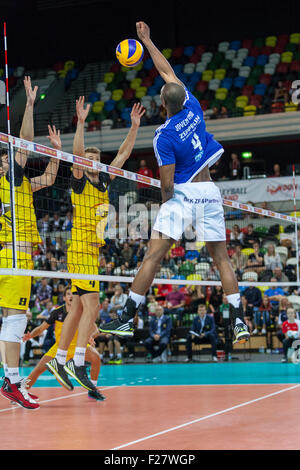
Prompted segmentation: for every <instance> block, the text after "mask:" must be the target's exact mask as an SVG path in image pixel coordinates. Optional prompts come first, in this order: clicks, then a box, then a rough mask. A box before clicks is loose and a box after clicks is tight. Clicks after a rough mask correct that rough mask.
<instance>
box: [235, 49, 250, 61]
mask: <svg viewBox="0 0 300 470" xmlns="http://www.w3.org/2000/svg"><path fill="white" fill-rule="evenodd" d="M248 54H249V50H248V49H247V48H245V47H241V49H239V50H238V51H237V54H236V57H237V58H238V59H242V60H244V59H245V58H246V57H247V55H248Z"/></svg>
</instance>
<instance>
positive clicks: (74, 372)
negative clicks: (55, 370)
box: [64, 359, 96, 391]
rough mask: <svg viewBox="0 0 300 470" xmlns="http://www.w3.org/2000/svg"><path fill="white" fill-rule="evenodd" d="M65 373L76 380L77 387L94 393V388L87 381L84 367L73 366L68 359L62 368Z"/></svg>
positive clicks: (71, 360) (71, 361)
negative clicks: (79, 386)
mask: <svg viewBox="0 0 300 470" xmlns="http://www.w3.org/2000/svg"><path fill="white" fill-rule="evenodd" d="M64 369H65V371H66V372H67V373H68V374H69V375H71V377H73V379H75V380H77V382H78V383H79V385H81V386H82V387H84V388H86V389H87V390H89V391H95V390H96V387H95V386H94V385H93V384H92V382H91V381H90V380H89V378H88V376H87V372H86V367H85V366H75V363H74V360H73V359H70V360H69V361H68V362H67V363H66V365H65V366H64Z"/></svg>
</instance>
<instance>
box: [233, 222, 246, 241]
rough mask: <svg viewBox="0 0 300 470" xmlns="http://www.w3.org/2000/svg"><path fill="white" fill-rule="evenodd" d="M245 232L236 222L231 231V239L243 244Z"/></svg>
mask: <svg viewBox="0 0 300 470" xmlns="http://www.w3.org/2000/svg"><path fill="white" fill-rule="evenodd" d="M243 239H244V233H243V232H242V231H241V228H240V226H239V225H238V224H234V226H233V227H232V231H231V232H230V241H231V242H235V243H236V244H243Z"/></svg>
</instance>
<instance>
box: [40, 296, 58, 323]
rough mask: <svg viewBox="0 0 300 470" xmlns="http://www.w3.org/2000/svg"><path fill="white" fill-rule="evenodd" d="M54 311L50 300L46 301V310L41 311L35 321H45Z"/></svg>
mask: <svg viewBox="0 0 300 470" xmlns="http://www.w3.org/2000/svg"><path fill="white" fill-rule="evenodd" d="M53 310H55V307H54V306H53V302H52V301H51V300H48V302H47V303H46V308H45V309H44V310H42V312H41V313H40V314H39V315H37V316H36V319H37V320H47V318H49V317H50V314H51V312H53Z"/></svg>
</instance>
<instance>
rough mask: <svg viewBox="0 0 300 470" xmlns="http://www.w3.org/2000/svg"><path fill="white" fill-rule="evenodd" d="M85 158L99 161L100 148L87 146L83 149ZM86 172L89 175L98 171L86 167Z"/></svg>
mask: <svg viewBox="0 0 300 470" xmlns="http://www.w3.org/2000/svg"><path fill="white" fill-rule="evenodd" d="M84 156H85V158H88V159H89V160H93V161H94V162H100V159H101V150H100V149H98V147H87V148H86V149H85V151H84ZM87 173H88V174H90V175H95V174H96V173H99V172H98V170H93V169H88V170H87Z"/></svg>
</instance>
